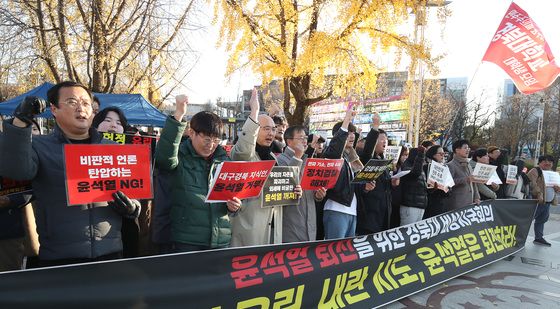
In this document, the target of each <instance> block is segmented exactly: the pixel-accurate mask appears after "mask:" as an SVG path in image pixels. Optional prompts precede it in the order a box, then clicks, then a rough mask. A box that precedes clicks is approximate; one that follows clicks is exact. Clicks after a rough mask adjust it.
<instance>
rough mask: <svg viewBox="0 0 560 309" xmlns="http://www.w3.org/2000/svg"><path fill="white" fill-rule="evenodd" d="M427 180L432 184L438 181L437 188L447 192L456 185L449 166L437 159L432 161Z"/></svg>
mask: <svg viewBox="0 0 560 309" xmlns="http://www.w3.org/2000/svg"><path fill="white" fill-rule="evenodd" d="M427 182H428V184H429V185H431V186H433V185H434V184H436V183H437V188H438V189H440V190H443V191H445V192H447V191H448V190H449V188H450V187H453V186H454V185H455V182H454V181H453V177H451V172H449V168H448V167H447V166H445V165H443V164H441V163H438V162H435V161H433V162H432V163H430V167H429V170H428V180H427Z"/></svg>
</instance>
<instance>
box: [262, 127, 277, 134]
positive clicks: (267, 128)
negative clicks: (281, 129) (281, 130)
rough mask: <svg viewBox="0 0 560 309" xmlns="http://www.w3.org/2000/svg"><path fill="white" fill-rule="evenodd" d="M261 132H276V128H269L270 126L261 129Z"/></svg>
mask: <svg viewBox="0 0 560 309" xmlns="http://www.w3.org/2000/svg"><path fill="white" fill-rule="evenodd" d="M261 129H262V130H264V131H265V132H267V133H268V132H276V127H271V126H264V127H261Z"/></svg>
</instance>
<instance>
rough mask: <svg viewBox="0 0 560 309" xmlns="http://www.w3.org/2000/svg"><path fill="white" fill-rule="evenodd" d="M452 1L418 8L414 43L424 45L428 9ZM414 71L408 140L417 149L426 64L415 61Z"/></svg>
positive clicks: (429, 3) (433, 1)
mask: <svg viewBox="0 0 560 309" xmlns="http://www.w3.org/2000/svg"><path fill="white" fill-rule="evenodd" d="M450 3H451V1H438V0H428V1H426V3H425V4H424V5H421V6H419V7H418V11H417V12H416V15H415V18H414V43H415V44H418V43H421V45H424V29H425V26H426V23H427V19H426V8H427V7H440V6H441V7H443V6H446V5H448V4H450ZM414 62H415V63H414V64H415V65H414V66H413V68H414V70H412V72H411V73H412V74H413V76H412V85H413V87H412V89H413V91H411V95H410V99H409V108H408V118H409V119H408V130H407V135H408V136H407V138H408V140H409V142H410V143H411V144H412V142H413V140H412V139H413V138H414V143H413V144H412V145H413V146H415V147H418V145H419V143H420V117H421V112H422V90H423V87H424V63H423V62H422V61H420V60H419V59H418V58H416V59H414Z"/></svg>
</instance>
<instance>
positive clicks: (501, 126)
mask: <svg viewBox="0 0 560 309" xmlns="http://www.w3.org/2000/svg"><path fill="white" fill-rule="evenodd" d="M539 101H540V100H539V99H538V98H537V97H535V96H526V95H522V94H516V95H513V96H511V97H509V98H506V100H505V102H504V104H502V106H501V107H500V108H499V118H498V119H497V120H496V123H495V125H494V128H493V136H492V137H493V138H492V142H493V143H494V144H496V145H499V146H504V147H506V148H507V149H509V150H510V154H511V157H512V158H514V157H516V156H519V155H520V153H521V151H522V149H523V147H524V146H526V145H528V144H529V143H530V141H531V140H533V139H535V133H536V125H537V121H538V119H537V113H538V109H539V104H540V102H539Z"/></svg>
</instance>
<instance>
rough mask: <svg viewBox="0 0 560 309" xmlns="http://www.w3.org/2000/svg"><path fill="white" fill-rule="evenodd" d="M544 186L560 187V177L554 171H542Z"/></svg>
mask: <svg viewBox="0 0 560 309" xmlns="http://www.w3.org/2000/svg"><path fill="white" fill-rule="evenodd" d="M542 173H543V177H544V184H545V186H547V187H554V186H560V175H559V174H558V173H557V172H553V171H542Z"/></svg>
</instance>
